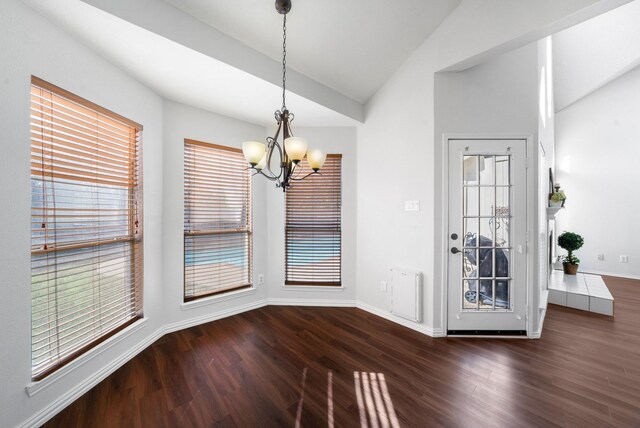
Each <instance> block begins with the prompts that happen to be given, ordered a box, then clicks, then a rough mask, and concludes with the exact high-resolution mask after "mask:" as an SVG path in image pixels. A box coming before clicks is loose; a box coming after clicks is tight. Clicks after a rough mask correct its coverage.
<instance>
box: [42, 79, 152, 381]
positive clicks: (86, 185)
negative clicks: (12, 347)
mask: <svg viewBox="0 0 640 428" xmlns="http://www.w3.org/2000/svg"><path fill="white" fill-rule="evenodd" d="M141 130H142V126H140V125H138V124H136V123H135V122H132V121H130V120H128V119H125V118H123V117H121V116H119V115H117V114H115V113H112V112H110V111H108V110H106V109H104V108H102V107H99V106H97V105H95V104H93V103H91V102H89V101H86V100H84V99H82V98H80V97H78V96H76V95H74V94H72V93H70V92H67V91H65V90H63V89H60V88H58V87H56V86H54V85H51V84H49V83H47V82H45V81H43V80H41V79H38V78H37V77H33V78H32V86H31V266H32V270H31V288H32V377H33V378H34V380H39V379H42V378H43V377H45V376H46V375H48V374H49V373H51V372H53V371H55V370H56V369H58V368H59V367H61V366H62V365H64V364H66V363H67V362H69V361H70V360H72V359H73V358H75V357H77V356H78V355H80V354H82V353H83V352H85V351H86V350H88V349H90V348H91V347H93V346H95V345H97V344H98V343H100V342H101V341H103V340H105V339H106V338H108V337H109V336H111V335H113V334H114V333H116V332H117V331H119V330H121V329H122V328H124V327H126V326H127V325H129V324H131V323H132V322H134V321H135V320H137V319H138V318H140V317H141V316H142V203H141V183H140V176H141V174H140V168H139V167H140V149H139V145H140V134H141Z"/></svg>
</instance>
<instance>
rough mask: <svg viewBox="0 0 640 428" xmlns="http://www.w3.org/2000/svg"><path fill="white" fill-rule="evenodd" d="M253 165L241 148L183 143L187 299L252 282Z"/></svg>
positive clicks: (191, 142)
mask: <svg viewBox="0 0 640 428" xmlns="http://www.w3.org/2000/svg"><path fill="white" fill-rule="evenodd" d="M251 262H252V260H251V171H250V170H249V169H248V168H247V163H246V161H245V160H244V156H243V155H242V150H240V149H235V148H231V147H224V146H218V145H214V144H208V143H203V142H200V141H193V140H185V144H184V300H185V301H189V300H194V299H197V298H200V297H204V296H210V295H214V294H218V293H223V292H227V291H231V290H236V289H240V288H245V287H251V284H252V279H251V278H252V273H251V269H252V266H251V264H252V263H251Z"/></svg>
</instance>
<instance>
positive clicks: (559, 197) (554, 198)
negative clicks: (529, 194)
mask: <svg viewBox="0 0 640 428" xmlns="http://www.w3.org/2000/svg"><path fill="white" fill-rule="evenodd" d="M553 187H554V189H553V190H554V191H553V193H551V194H550V195H549V206H550V207H564V201H566V200H567V196H566V195H565V194H564V191H562V190H560V183H556V184H555V185H554V186H553Z"/></svg>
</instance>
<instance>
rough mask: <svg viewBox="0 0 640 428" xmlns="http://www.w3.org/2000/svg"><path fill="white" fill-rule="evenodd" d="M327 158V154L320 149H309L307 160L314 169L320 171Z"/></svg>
mask: <svg viewBox="0 0 640 428" xmlns="http://www.w3.org/2000/svg"><path fill="white" fill-rule="evenodd" d="M325 160H327V154H326V153H325V152H323V151H322V150H319V149H313V150H309V153H307V162H309V166H310V167H311V169H313V170H314V171H318V170H319V169H320V168H322V166H323V165H324V161H325Z"/></svg>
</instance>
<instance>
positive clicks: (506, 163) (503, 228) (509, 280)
mask: <svg viewBox="0 0 640 428" xmlns="http://www.w3.org/2000/svg"><path fill="white" fill-rule="evenodd" d="M526 150H527V147H526V140H524V139H508V140H507V139H505V140H502V139H492V140H488V139H450V140H449V147H448V170H449V172H448V189H449V195H448V231H447V240H448V251H447V273H448V275H447V278H448V279H447V314H448V320H447V333H448V334H449V335H525V334H526V301H527V255H526V235H527V198H526V194H527V171H526Z"/></svg>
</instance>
